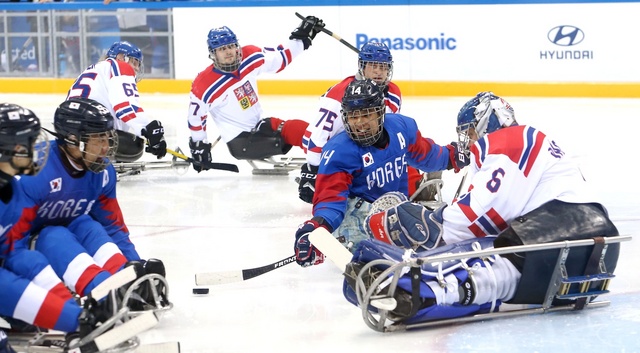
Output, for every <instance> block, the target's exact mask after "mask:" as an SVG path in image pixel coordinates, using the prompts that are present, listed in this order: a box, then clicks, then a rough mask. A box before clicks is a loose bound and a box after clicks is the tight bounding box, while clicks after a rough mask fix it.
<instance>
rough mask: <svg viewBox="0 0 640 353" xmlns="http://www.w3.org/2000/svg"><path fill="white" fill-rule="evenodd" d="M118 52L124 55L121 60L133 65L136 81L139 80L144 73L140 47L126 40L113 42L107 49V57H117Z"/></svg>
mask: <svg viewBox="0 0 640 353" xmlns="http://www.w3.org/2000/svg"><path fill="white" fill-rule="evenodd" d="M119 54H123V55H124V57H123V59H124V60H123V61H124V62H126V63H128V64H129V65H131V67H133V70H134V71H135V72H136V82H140V81H141V80H142V76H143V74H144V64H143V63H142V60H143V56H142V51H141V50H140V48H138V47H137V46H135V45H133V44H131V43H129V42H127V41H122V42H115V43H113V44H112V45H111V48H109V51H107V58H113V59H117V57H118V55H119Z"/></svg>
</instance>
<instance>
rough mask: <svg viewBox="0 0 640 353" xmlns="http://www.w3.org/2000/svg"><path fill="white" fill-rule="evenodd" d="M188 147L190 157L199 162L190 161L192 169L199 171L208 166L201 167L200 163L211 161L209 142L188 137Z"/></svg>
mask: <svg viewBox="0 0 640 353" xmlns="http://www.w3.org/2000/svg"><path fill="white" fill-rule="evenodd" d="M189 149H190V150H191V157H192V158H193V160H194V161H196V162H199V163H192V164H191V165H192V166H193V169H195V171H196V172H198V173H200V172H201V171H203V170H207V169H208V168H206V167H203V166H202V163H209V162H211V144H210V143H207V142H204V141H193V140H192V139H191V137H189Z"/></svg>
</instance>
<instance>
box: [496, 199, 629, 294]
mask: <svg viewBox="0 0 640 353" xmlns="http://www.w3.org/2000/svg"><path fill="white" fill-rule="evenodd" d="M617 235H619V234H618V230H617V229H616V227H615V225H614V224H613V223H612V222H611V220H610V219H609V217H608V216H607V213H606V210H605V209H604V208H603V207H602V205H600V204H596V203H588V204H571V203H566V202H562V201H558V200H553V201H550V202H547V203H545V204H544V205H542V206H540V207H538V208H537V209H535V210H533V211H531V212H529V213H527V214H526V215H524V216H521V217H518V218H516V219H515V220H514V221H513V222H511V224H510V226H509V228H507V229H506V230H505V231H504V232H502V233H501V234H500V235H499V236H498V238H497V239H496V241H495V246H496V247H497V248H498V247H505V246H514V245H527V244H541V243H550V242H557V241H564V240H579V239H589V238H593V237H598V236H607V237H608V236H617ZM593 249H594V246H593V245H592V246H583V247H576V248H572V249H571V250H570V251H569V256H568V258H567V260H566V262H565V266H566V269H567V275H568V276H569V277H572V276H582V275H588V274H586V273H585V269H586V267H587V266H588V262H589V258H590V256H591V253H592V251H593ZM560 251H561V249H552V250H543V251H533V252H528V253H515V254H508V255H505V256H504V257H505V258H507V259H509V260H510V261H511V262H512V263H513V264H514V265H515V266H516V268H517V269H518V270H519V271H520V272H521V273H522V279H521V280H520V282H519V284H518V288H517V290H516V293H515V295H514V297H513V298H512V299H511V300H509V301H508V302H509V303H513V304H542V303H543V302H544V300H545V299H546V291H547V285H546V284H548V283H550V281H551V277H552V276H553V273H554V270H555V266H556V261H557V258H558V256H559V254H560ZM619 252H620V244H610V245H608V248H607V252H606V255H605V258H604V264H605V267H606V270H607V272H609V273H612V272H613V271H614V270H615V267H616V264H617V262H618V255H619ZM541 284H545V285H541ZM565 302H566V301H559V300H557V299H556V300H555V301H554V302H553V304H555V305H558V304H564V303H565Z"/></svg>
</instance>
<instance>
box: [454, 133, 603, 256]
mask: <svg viewBox="0 0 640 353" xmlns="http://www.w3.org/2000/svg"><path fill="white" fill-rule="evenodd" d="M467 168H469V171H468V173H469V175H468V176H467V178H468V179H469V180H471V182H470V186H469V190H468V192H467V193H466V194H463V195H461V196H460V197H459V198H458V199H457V200H454V202H453V204H452V205H451V206H448V207H447V208H445V209H444V213H443V220H444V222H443V225H444V232H443V239H444V241H445V242H446V243H447V244H451V243H455V242H458V241H461V240H465V239H471V238H474V237H478V238H480V237H485V236H490V235H497V234H499V233H500V232H502V231H503V230H505V229H506V228H507V227H508V223H509V222H511V221H512V220H513V219H515V218H516V217H518V216H521V215H523V214H525V213H527V212H529V211H531V210H533V209H535V208H537V207H539V206H541V205H542V204H544V203H545V202H547V201H551V200H554V199H557V200H560V201H564V202H573V203H582V202H596V200H595V199H594V196H593V193H592V192H591V191H589V190H588V187H587V183H586V182H585V180H584V178H583V176H582V173H581V171H580V168H579V167H578V165H577V164H576V163H575V162H574V161H572V160H571V159H570V158H569V157H568V156H566V155H565V152H564V151H563V150H562V149H560V147H559V146H558V145H557V144H556V143H555V142H554V141H553V140H551V139H550V138H549V137H547V136H546V135H545V134H544V133H542V132H541V131H538V130H536V129H535V128H533V127H531V126H526V125H520V126H511V127H507V128H503V129H500V130H497V131H494V132H492V133H489V134H487V135H485V136H484V137H483V138H482V139H480V140H479V141H477V142H476V143H475V144H474V145H473V146H472V147H471V164H470V165H469V166H468V167H467Z"/></svg>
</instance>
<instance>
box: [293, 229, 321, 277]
mask: <svg viewBox="0 0 640 353" xmlns="http://www.w3.org/2000/svg"><path fill="white" fill-rule="evenodd" d="M318 227H320V225H319V224H318V222H316V221H313V220H309V221H306V222H304V223H303V224H301V225H300V227H298V231H297V232H296V242H295V243H294V244H293V248H294V250H295V253H296V262H297V263H298V265H300V266H302V267H309V266H313V265H319V264H321V263H323V262H324V254H323V253H321V252H320V250H318V249H316V248H315V247H314V246H313V245H311V242H309V234H310V233H311V232H313V231H314V230H315V229H316V228H318Z"/></svg>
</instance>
